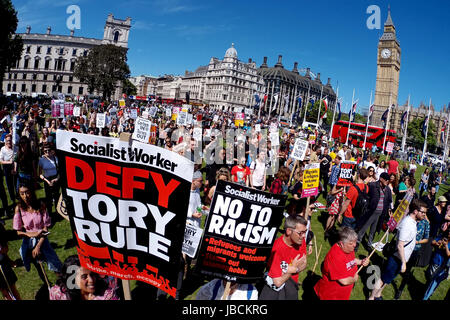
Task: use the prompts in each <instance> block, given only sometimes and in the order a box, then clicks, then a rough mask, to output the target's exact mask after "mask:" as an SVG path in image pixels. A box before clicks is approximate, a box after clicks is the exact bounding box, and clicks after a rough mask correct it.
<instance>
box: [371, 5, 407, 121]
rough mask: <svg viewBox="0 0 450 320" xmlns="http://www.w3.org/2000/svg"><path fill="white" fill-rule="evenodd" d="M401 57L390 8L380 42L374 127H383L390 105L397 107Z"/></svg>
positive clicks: (373, 117) (373, 118)
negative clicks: (382, 117)
mask: <svg viewBox="0 0 450 320" xmlns="http://www.w3.org/2000/svg"><path fill="white" fill-rule="evenodd" d="M400 55H401V50H400V43H399V41H398V39H397V36H396V31H395V26H394V22H393V21H392V18H391V10H390V8H389V10H388V17H387V19H386V22H385V23H384V33H383V35H382V36H381V38H380V41H379V42H378V56H377V83H376V88H375V103H374V104H375V106H374V107H375V108H374V114H373V116H372V119H371V124H372V125H375V126H382V125H383V122H382V121H381V116H382V114H383V113H384V112H385V111H386V109H387V108H388V106H389V105H393V104H395V105H397V98H398V85H399V78H400ZM391 115H392V113H391Z"/></svg>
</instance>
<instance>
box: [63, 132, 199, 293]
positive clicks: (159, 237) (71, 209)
mask: <svg viewBox="0 0 450 320" xmlns="http://www.w3.org/2000/svg"><path fill="white" fill-rule="evenodd" d="M56 141H57V149H58V157H59V163H60V167H61V179H62V183H63V188H62V190H63V196H64V198H65V200H66V205H67V211H68V214H69V218H70V224H71V227H72V232H73V236H74V239H75V240H76V243H77V250H78V255H79V257H80V261H81V264H82V266H84V267H86V268H88V269H90V270H92V271H94V272H97V273H99V274H104V275H111V276H114V277H117V278H121V279H125V280H139V281H143V282H146V283H149V284H151V285H153V286H155V287H158V288H159V289H161V290H163V291H165V292H167V293H168V294H170V295H171V296H173V297H175V294H176V282H177V275H178V271H179V261H180V255H181V247H182V243H183V238H184V229H185V225H186V215H187V209H188V204H189V194H190V186H191V182H192V175H193V170H194V165H193V163H192V162H191V161H189V160H187V159H186V158H184V157H182V156H180V155H178V154H176V153H173V152H170V151H168V150H165V149H162V148H158V147H155V146H152V145H149V144H144V143H140V142H136V141H134V142H132V143H131V144H130V143H128V142H124V141H120V140H119V139H114V138H109V137H100V136H93V135H85V134H80V133H73V132H68V131H61V130H58V131H57V133H56Z"/></svg>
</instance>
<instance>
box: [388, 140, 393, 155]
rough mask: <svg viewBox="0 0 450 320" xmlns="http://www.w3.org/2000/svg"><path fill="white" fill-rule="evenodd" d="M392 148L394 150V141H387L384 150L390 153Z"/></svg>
mask: <svg viewBox="0 0 450 320" xmlns="http://www.w3.org/2000/svg"><path fill="white" fill-rule="evenodd" d="M393 150H394V143H393V142H390V141H389V142H388V143H387V145H386V151H387V152H388V153H392V151H393Z"/></svg>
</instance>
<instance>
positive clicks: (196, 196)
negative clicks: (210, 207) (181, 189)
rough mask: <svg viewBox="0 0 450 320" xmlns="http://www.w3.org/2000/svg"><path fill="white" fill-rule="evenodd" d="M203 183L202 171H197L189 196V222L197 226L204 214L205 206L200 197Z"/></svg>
mask: <svg viewBox="0 0 450 320" xmlns="http://www.w3.org/2000/svg"><path fill="white" fill-rule="evenodd" d="M202 184H203V176H202V173H201V172H200V171H195V172H194V175H193V177H192V184H191V195H190V198H189V207H188V213H187V223H188V224H191V225H194V226H196V227H198V228H199V227H200V224H201V219H202V216H203V213H202V212H203V210H204V209H205V206H203V205H202V201H201V199H200V192H199V190H200V188H201V187H202ZM199 208H200V210H199Z"/></svg>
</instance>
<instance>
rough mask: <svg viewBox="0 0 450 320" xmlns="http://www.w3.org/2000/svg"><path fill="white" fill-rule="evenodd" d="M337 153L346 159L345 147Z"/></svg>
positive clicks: (342, 158)
mask: <svg viewBox="0 0 450 320" xmlns="http://www.w3.org/2000/svg"><path fill="white" fill-rule="evenodd" d="M337 155H338V156H340V157H341V160H345V152H344V149H341V150H339V152H338V154H337Z"/></svg>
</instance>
